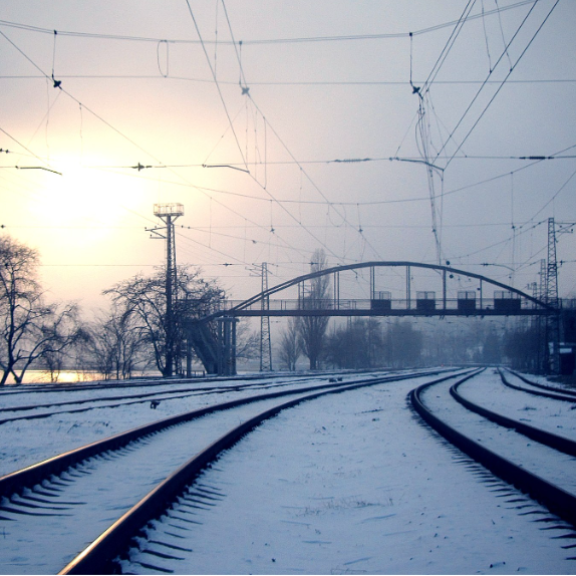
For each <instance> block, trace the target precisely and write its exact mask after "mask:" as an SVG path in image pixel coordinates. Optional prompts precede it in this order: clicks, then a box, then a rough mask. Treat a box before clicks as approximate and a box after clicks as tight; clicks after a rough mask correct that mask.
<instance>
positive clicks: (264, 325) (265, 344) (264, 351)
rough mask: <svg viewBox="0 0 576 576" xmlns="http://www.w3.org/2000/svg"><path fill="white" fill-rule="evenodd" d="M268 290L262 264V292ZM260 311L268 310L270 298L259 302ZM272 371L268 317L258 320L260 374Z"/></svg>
mask: <svg viewBox="0 0 576 576" xmlns="http://www.w3.org/2000/svg"><path fill="white" fill-rule="evenodd" d="M267 290H268V263H267V262H262V292H266V291H267ZM261 306H262V310H268V309H269V308H270V297H269V296H266V297H265V298H262V301H261ZM270 370H272V343H271V340H270V316H262V317H261V318H260V372H269V371H270Z"/></svg>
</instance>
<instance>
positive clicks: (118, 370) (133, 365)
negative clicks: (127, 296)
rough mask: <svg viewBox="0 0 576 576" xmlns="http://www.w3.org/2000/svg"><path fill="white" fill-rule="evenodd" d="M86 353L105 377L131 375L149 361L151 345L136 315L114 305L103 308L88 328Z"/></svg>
mask: <svg viewBox="0 0 576 576" xmlns="http://www.w3.org/2000/svg"><path fill="white" fill-rule="evenodd" d="M86 336H87V338H86V342H85V344H84V349H85V352H84V353H85V354H86V355H87V356H88V362H89V365H90V366H91V367H92V368H94V369H95V370H97V371H98V372H100V373H101V374H102V375H103V376H104V378H106V379H108V378H112V377H115V378H116V379H117V380H119V379H124V378H131V377H132V374H133V372H134V371H135V370H136V369H138V368H141V369H144V368H145V367H146V365H147V364H149V357H150V356H151V355H150V354H149V351H150V347H149V345H148V343H147V341H146V338H145V335H144V334H143V333H142V331H141V330H140V328H139V326H138V324H137V321H136V318H135V317H134V316H132V315H131V314H126V313H125V311H123V310H121V309H118V307H117V306H114V305H113V306H112V308H111V309H110V310H109V311H106V312H104V311H100V313H99V314H98V315H97V317H96V319H95V320H94V321H93V322H91V323H90V324H89V326H88V328H87V330H86Z"/></svg>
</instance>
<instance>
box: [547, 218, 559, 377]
mask: <svg viewBox="0 0 576 576" xmlns="http://www.w3.org/2000/svg"><path fill="white" fill-rule="evenodd" d="M544 301H545V302H546V304H548V305H549V306H552V307H553V308H555V309H557V310H558V304H559V301H558V263H557V262H556V225H555V223H554V218H548V264H547V267H546V292H545V294H544ZM545 334H546V338H545V349H544V370H545V372H546V373H548V374H557V373H558V371H559V369H560V310H558V312H557V313H554V314H549V315H548V316H547V317H546V330H545Z"/></svg>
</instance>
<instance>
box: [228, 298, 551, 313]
mask: <svg viewBox="0 0 576 576" xmlns="http://www.w3.org/2000/svg"><path fill="white" fill-rule="evenodd" d="M426 294H427V296H426V297H425V298H412V299H410V300H407V299H373V300H371V299H342V298H341V299H339V300H336V299H332V298H323V299H320V300H310V299H308V298H306V299H270V300H269V301H268V303H267V309H268V310H270V311H297V310H324V311H334V310H338V311H346V310H366V311H371V312H381V313H385V312H386V311H387V310H413V311H414V310H416V311H422V312H423V313H427V312H432V311H438V310H454V311H460V312H462V313H464V314H465V313H467V312H474V311H480V310H494V311H500V312H503V313H506V312H510V313H514V312H515V311H519V310H536V309H540V308H541V306H539V305H537V304H536V303H534V302H532V301H530V300H527V299H525V298H519V297H512V298H483V299H482V300H480V298H476V299H473V298H446V300H444V299H443V298H431V297H429V296H428V293H426ZM242 303H243V301H242V300H225V301H223V302H222V306H221V308H220V310H222V311H225V310H231V309H232V308H235V307H236V306H238V305H240V304H242ZM243 310H249V311H262V303H261V302H260V301H257V302H254V303H253V304H251V305H249V306H246V307H243Z"/></svg>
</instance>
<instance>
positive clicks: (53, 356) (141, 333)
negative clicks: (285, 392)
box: [0, 235, 258, 386]
mask: <svg viewBox="0 0 576 576" xmlns="http://www.w3.org/2000/svg"><path fill="white" fill-rule="evenodd" d="M38 265H39V254H38V251H37V250H34V249H32V248H30V247H28V246H26V245H24V244H22V243H20V242H17V241H16V240H14V239H12V238H11V237H10V236H7V235H6V236H2V237H0V371H1V372H0V374H1V376H0V386H3V385H5V384H6V382H7V381H8V378H10V377H11V378H12V379H13V381H14V382H15V383H16V384H19V383H21V382H22V381H23V379H24V377H25V374H26V372H27V371H28V370H29V369H30V368H38V369H46V370H48V371H49V372H50V375H51V379H52V381H56V380H57V378H58V374H59V373H60V371H62V370H63V369H64V368H65V367H73V368H75V369H79V370H93V371H95V372H98V373H100V374H101V375H102V376H103V377H104V378H117V379H122V378H129V377H131V376H133V375H134V374H135V372H136V371H145V370H152V369H156V370H158V371H159V372H160V373H161V374H163V375H167V374H168V368H167V355H168V354H169V353H170V354H171V355H172V356H173V360H174V364H175V365H176V372H177V373H182V372H183V361H184V357H185V353H186V350H185V349H184V346H185V337H184V319H193V318H198V317H202V316H205V315H207V314H209V313H211V312H213V311H215V310H216V309H217V308H218V306H219V305H220V303H221V302H222V300H223V299H224V298H225V293H224V290H222V288H220V287H219V286H218V284H217V283H216V282H215V281H206V280H205V279H203V278H202V277H201V275H200V272H199V271H198V270H193V269H191V268H190V267H187V266H180V267H178V270H177V275H176V278H177V280H176V283H177V285H176V291H177V293H178V301H177V306H180V308H181V309H177V310H176V314H174V321H173V323H172V325H171V326H169V325H168V323H167V318H166V292H165V270H163V269H160V268H159V269H157V270H156V271H155V272H154V273H153V274H152V275H151V276H145V275H142V274H137V275H135V276H133V277H132V278H129V279H127V280H124V281H121V282H118V283H117V284H115V285H113V286H112V287H110V288H109V289H107V290H104V292H103V294H104V295H106V296H108V297H109V298H110V306H109V308H108V309H106V310H100V311H99V312H98V313H97V314H96V315H95V317H94V318H93V319H92V320H89V321H87V320H84V319H82V317H81V310H80V307H79V306H78V305H77V304H75V303H59V302H50V301H49V295H48V293H47V292H46V291H45V290H44V289H43V287H42V284H41V282H40V280H39V277H38ZM211 329H212V330H213V331H214V330H215V329H214V327H211ZM239 336H240V337H239V342H240V344H239V353H240V356H241V357H250V356H253V355H254V354H255V351H256V348H257V340H258V339H257V337H256V335H254V334H248V333H247V332H246V329H245V328H240V331H239Z"/></svg>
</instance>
